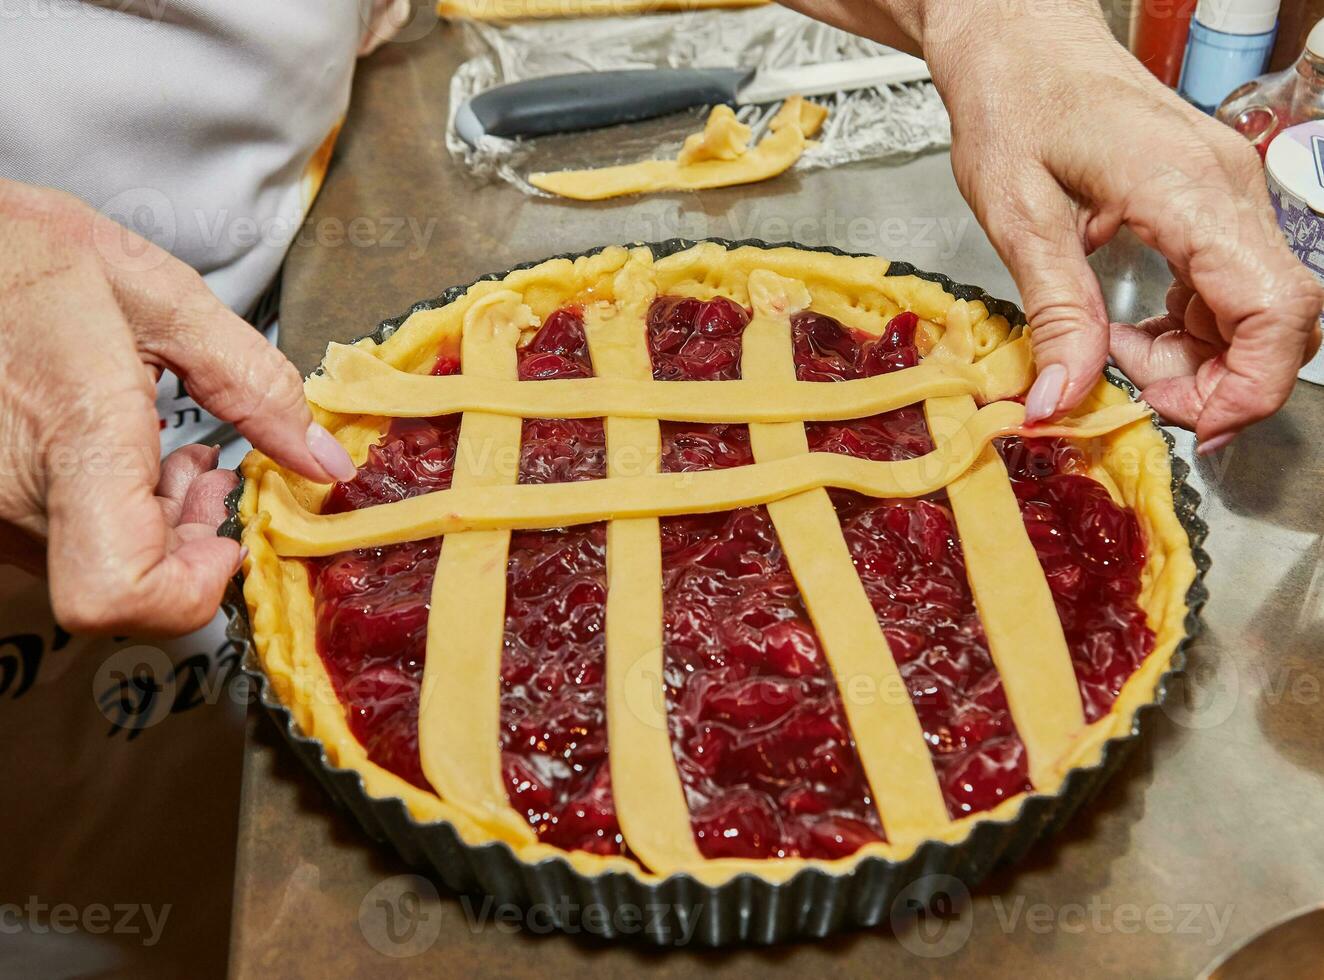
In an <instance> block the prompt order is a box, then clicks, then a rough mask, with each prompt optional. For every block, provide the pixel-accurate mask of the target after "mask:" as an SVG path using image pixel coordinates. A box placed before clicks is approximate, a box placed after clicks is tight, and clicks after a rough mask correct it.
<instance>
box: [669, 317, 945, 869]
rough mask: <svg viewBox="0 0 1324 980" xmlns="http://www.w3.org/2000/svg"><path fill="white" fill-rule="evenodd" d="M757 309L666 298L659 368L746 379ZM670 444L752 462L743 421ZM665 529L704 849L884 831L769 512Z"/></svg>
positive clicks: (758, 848) (686, 753)
mask: <svg viewBox="0 0 1324 980" xmlns="http://www.w3.org/2000/svg"><path fill="white" fill-rule="evenodd" d="M748 321H749V314H748V313H747V312H746V311H745V310H743V309H741V308H740V307H739V306H737V305H736V304H734V303H731V302H729V301H727V300H724V299H714V300H709V301H707V302H700V301H698V300H695V299H679V298H676V297H661V298H659V299H658V300H656V301H655V302H654V303H653V306H652V308H651V309H650V310H649V315H648V339H649V347H650V352H651V354H652V359H653V375H654V377H655V378H658V379H659V380H730V379H734V378H738V377H739V376H740V348H741V334H742V332H743V330H744V327H745V325H746V324H747V323H748ZM696 351H697V352H698V356H694V357H691V356H690V355H691V354H692V353H694V352H696ZM921 422H922V419H921ZM662 451H663V457H662V465H663V468H664V469H665V470H667V471H668V472H682V471H696V470H708V469H721V468H725V467H729V466H742V465H745V464H747V463H751V462H753V455H752V453H751V451H750V447H749V429H748V427H747V426H744V425H694V424H680V423H663V426H662ZM661 532H662V576H663V610H664V615H665V629H666V634H665V651H664V659H665V675H666V682H667V701H668V721H669V725H670V728H671V737H672V746H673V749H674V750H675V753H676V762H677V765H678V767H679V770H680V775H681V781H682V783H683V785H684V787H685V793H686V797H687V799H688V801H689V805H690V813H691V822H692V825H693V827H694V835H695V840H696V842H697V843H698V846H699V850H700V851H701V852H702V853H703V854H704V856H706V857H710V858H716V857H753V858H761V857H787V856H797V855H798V856H803V857H818V858H833V857H841V856H843V855H846V854H850V853H852V852H854V851H855V850H857V849H858V848H859V847H860V846H861V845H862V844H864V843H867V842H869V841H878V840H881V839H882V838H883V829H882V825H881V824H880V823H879V820H878V815H877V811H876V809H875V807H874V805H873V802H872V800H871V799H870V797H869V789H868V785H867V783H866V782H865V779H864V775H863V772H862V770H861V769H860V763H859V759H858V758H857V756H856V753H855V745H854V742H853V741H852V739H851V737H850V732H849V728H848V725H847V723H846V718H845V710H844V708H843V707H842V704H841V698H840V696H839V694H838V692H837V687H836V683H835V681H834V679H833V677H832V673H831V671H830V670H829V669H828V666H827V663H826V661H825V660H824V658H823V653H822V649H821V648H820V646H819V643H818V637H817V636H816V635H815V633H814V628H813V625H812V624H811V622H810V620H809V614H808V612H807V611H806V610H805V608H804V604H803V603H802V602H801V601H800V592H799V589H798V588H797V587H796V584H795V580H794V578H793V577H792V575H791V570H790V568H789V566H788V565H787V563H786V559H785V556H784V555H783V554H782V550H781V546H780V544H779V543H778V541H777V534H776V531H775V530H774V528H773V525H772V520H771V518H769V516H768V512H767V510H766V509H765V508H763V507H746V508H742V509H740V510H736V511H729V512H727V513H720V514H708V515H698V516H692V517H673V518H666V519H664V520H663V521H662V522H661Z"/></svg>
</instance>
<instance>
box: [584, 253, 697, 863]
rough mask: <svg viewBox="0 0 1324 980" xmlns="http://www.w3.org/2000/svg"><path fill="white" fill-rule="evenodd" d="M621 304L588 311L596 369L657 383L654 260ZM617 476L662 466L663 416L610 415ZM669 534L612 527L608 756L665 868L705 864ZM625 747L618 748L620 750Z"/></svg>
mask: <svg viewBox="0 0 1324 980" xmlns="http://www.w3.org/2000/svg"><path fill="white" fill-rule="evenodd" d="M614 285H615V290H614V291H615V294H616V302H614V303H595V304H592V305H590V306H588V307H587V308H586V309H585V310H584V332H585V334H586V335H587V337H588V345H589V356H590V357H591V358H592V360H593V372H594V373H595V374H597V375H600V376H604V377H621V378H633V379H635V380H641V381H650V382H651V380H652V377H653V369H652V362H651V361H650V359H649V354H648V340H647V338H646V337H645V335H644V332H643V331H642V330H640V329H639V325H640V324H641V323H642V322H643V319H644V315H645V314H646V313H647V311H648V304H649V303H650V302H651V301H652V298H653V296H655V295H656V288H655V285H654V282H653V270H652V266H651V264H649V263H643V262H638V261H636V262H631V263H628V264H627V265H626V266H625V268H623V269H622V270H621V271H620V272H619V273H617V275H616V281H615V284H614ZM606 435H607V476H608V477H628V476H639V475H642V474H646V473H656V472H657V471H658V466H659V457H660V455H661V451H662V437H661V432H660V429H659V426H658V422H657V419H652V418H616V417H611V416H609V417H608V418H607V420H606ZM662 649H663V633H662V541H661V537H660V534H659V530H658V520H657V518H656V517H636V518H632V519H629V520H620V521H612V522H611V523H609V524H608V525H607V679H606V683H607V699H606V700H607V741H608V756H607V760H608V763H609V764H610V766H611V790H612V797H613V799H614V801H615V803H616V811H617V816H618V819H619V820H620V825H621V834H622V836H624V838H625V842H626V843H627V844H628V845H629V846H630V850H631V851H633V852H634V853H635V854H638V855H639V857H640V859H641V860H643V861H644V862H645V863H646V864H647V865H648V866H649V867H650V868H653V869H655V870H656V871H658V872H659V873H665V872H667V871H674V870H677V869H679V868H684V867H688V866H694V865H697V864H700V863H702V861H703V857H702V856H701V855H700V854H699V848H698V845H696V844H695V842H694V832H693V831H692V830H691V829H690V810H689V805H688V804H687V803H686V801H685V789H684V787H683V786H682V784H681V781H680V773H679V771H678V770H677V769H676V761H675V756H674V755H673V754H672V750H671V732H670V729H668V727H667V718H666V710H665V705H666V689H665V687H664V686H663V683H662V677H663V670H662V668H663V661H662ZM613 747H614V748H615V751H612V748H613Z"/></svg>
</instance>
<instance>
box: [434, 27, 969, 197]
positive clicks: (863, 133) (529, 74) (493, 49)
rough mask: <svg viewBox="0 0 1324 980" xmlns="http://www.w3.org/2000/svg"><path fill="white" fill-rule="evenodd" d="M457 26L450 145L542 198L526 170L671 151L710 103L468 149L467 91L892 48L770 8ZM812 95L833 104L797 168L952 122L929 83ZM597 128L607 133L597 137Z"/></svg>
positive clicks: (897, 150)
mask: <svg viewBox="0 0 1324 980" xmlns="http://www.w3.org/2000/svg"><path fill="white" fill-rule="evenodd" d="M463 30H464V33H465V44H466V46H467V47H468V49H469V51H470V52H472V55H473V56H472V57H471V58H470V59H469V60H468V61H466V62H464V64H462V65H460V67H459V69H458V70H457V71H456V72H455V75H454V76H453V78H452V79H451V91H450V118H449V120H448V122H447V126H446V148H447V149H448V150H449V151H450V154H451V156H452V157H453V158H454V159H455V160H457V161H458V162H459V163H460V164H461V165H463V166H464V167H465V169H466V170H468V171H469V173H471V174H473V175H474V176H476V177H478V178H480V179H484V180H491V179H497V180H504V181H506V182H507V183H510V184H512V185H514V186H515V187H518V188H519V189H520V190H522V191H524V192H525V193H526V194H529V195H532V196H541V197H546V196H548V195H546V194H545V193H544V192H543V191H540V190H538V189H537V188H535V187H534V186H533V185H531V184H530V183H529V182H528V180H527V179H526V178H527V176H528V175H529V174H530V173H534V172H537V171H543V170H568V169H579V168H587V167H607V166H612V165H615V164H618V163H632V162H634V161H636V160H647V159H652V158H660V157H666V156H673V157H674V156H675V155H676V153H677V152H678V151H679V150H680V145H681V143H682V142H683V141H684V139H685V137H686V136H687V135H689V134H690V133H694V132H698V131H699V130H701V129H702V128H703V121H704V119H705V118H706V115H707V112H706V110H702V109H695V110H692V111H690V112H679V113H673V114H672V115H669V116H664V117H662V118H660V119H650V120H645V121H643V122H638V123H631V124H629V125H625V126H614V127H612V128H611V129H610V130H594V131H590V132H581V133H564V134H559V135H555V136H544V137H540V138H538V139H531V140H519V141H516V140H508V139H501V138H500V137H495V136H487V137H484V138H483V140H482V141H481V142H480V145H479V146H478V148H476V149H475V148H474V147H471V146H469V145H468V144H467V143H465V142H464V141H463V140H461V139H460V138H459V136H457V135H456V133H455V112H456V110H457V109H458V107H459V106H460V105H462V104H463V103H464V101H465V100H466V99H468V98H470V97H472V96H474V95H477V94H478V93H479V92H482V91H485V90H486V89H489V88H492V87H493V86H495V85H500V84H503V83H505V82H516V81H521V80H523V79H526V78H536V77H538V76H541V75H557V74H562V73H566V72H577V71H594V70H602V69H606V68H655V67H663V66H666V67H673V68H690V67H696V68H715V67H732V66H736V65H740V66H745V67H758V68H789V67H794V66H796V65H812V64H819V63H822V62H826V61H841V60H844V59H848V58H864V57H869V56H872V55H877V54H883V53H886V52H888V51H890V50H891V49H890V48H886V47H884V46H883V45H881V44H878V43H876V42H874V41H866V40H865V39H863V38H860V37H856V36H855V35H853V34H848V33H846V32H845V31H840V30H838V29H836V28H835V27H829V26H827V25H826V24H822V23H819V22H818V21H815V20H811V19H809V18H808V17H805V16H804V15H803V14H798V13H795V12H794V11H792V10H787V9H785V8H783V7H779V6H776V5H770V6H767V7H754V8H749V9H744V10H695V11H683V12H680V13H673V14H652V15H650V16H647V17H637V16H636V17H583V18H572V19H568V20H551V21H526V22H519V23H512V24H490V23H481V22H473V21H465V22H463ZM814 101H816V102H820V103H822V104H823V105H826V106H827V107H828V108H829V110H830V111H829V113H828V117H827V121H826V122H825V123H824V126H823V131H822V132H821V133H820V134H819V136H818V137H817V145H816V146H813V147H811V148H810V149H809V150H808V151H806V153H805V154H804V156H802V157H801V158H800V160H799V162H798V163H797V164H796V169H798V170H807V169H813V168H817V167H833V166H837V165H839V164H843V163H850V162H852V161H855V160H892V161H895V160H900V159H905V158H907V157H910V156H914V155H915V154H917V153H923V152H926V151H929V150H937V149H943V148H945V147H947V146H950V145H951V141H952V131H951V122H950V120H949V119H948V117H947V110H946V109H945V108H943V104H942V100H941V99H939V98H938V93H937V90H936V89H934V87H933V84H932V83H931V82H915V83H911V84H907V85H893V86H883V87H881V88H873V89H861V90H858V91H854V92H838V93H836V94H835V95H828V96H820V97H816V98H815V99H814ZM776 109H777V104H772V105H762V106H760V105H752V106H744V107H742V108H741V109H740V110H739V111H738V113H737V115H738V116H739V117H740V121H741V122H743V123H746V124H747V125H749V126H751V127H752V128H753V130H754V139H755V140H757V139H758V138H759V137H761V136H762V135H763V132H764V130H765V129H766V127H767V123H768V120H769V119H771V118H772V114H773V112H774V111H775V110H776ZM603 133H609V134H610V135H609V136H608V137H606V138H604V136H603Z"/></svg>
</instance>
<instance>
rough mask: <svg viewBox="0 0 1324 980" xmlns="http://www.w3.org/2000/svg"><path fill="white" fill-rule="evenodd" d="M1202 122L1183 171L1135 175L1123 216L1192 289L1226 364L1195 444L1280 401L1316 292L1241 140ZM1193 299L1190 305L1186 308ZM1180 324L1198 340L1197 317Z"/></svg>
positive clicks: (1320, 298)
mask: <svg viewBox="0 0 1324 980" xmlns="http://www.w3.org/2000/svg"><path fill="white" fill-rule="evenodd" d="M1218 132H1221V131H1216V128H1215V127H1210V130H1209V132H1208V133H1205V134H1203V135H1204V136H1205V137H1207V139H1206V142H1205V144H1204V145H1203V148H1200V147H1197V149H1198V150H1200V153H1202V154H1204V159H1205V162H1204V163H1203V164H1201V163H1200V162H1199V161H1200V159H1202V157H1201V156H1200V154H1199V153H1193V154H1192V155H1190V161H1192V162H1188V163H1187V164H1184V166H1186V168H1187V169H1186V170H1184V171H1177V170H1175V169H1174V170H1171V171H1165V172H1164V173H1162V174H1160V175H1158V177H1156V178H1154V179H1148V180H1143V181H1141V180H1137V181H1136V182H1135V185H1134V189H1133V192H1132V196H1131V200H1130V201H1129V202H1128V204H1127V209H1128V212H1129V214H1128V221H1129V223H1130V224H1131V225H1132V227H1133V228H1135V229H1136V231H1137V233H1138V234H1139V235H1140V237H1141V238H1142V239H1143V240H1145V241H1146V242H1147V244H1150V245H1152V246H1153V247H1155V248H1157V249H1158V250H1159V251H1160V252H1162V253H1163V255H1164V256H1165V257H1166V258H1167V259H1168V260H1169V261H1170V263H1171V264H1172V266H1173V267H1174V268H1175V269H1176V270H1177V271H1178V273H1179V275H1180V276H1181V277H1182V278H1184V279H1185V280H1186V281H1187V282H1189V284H1190V285H1191V286H1192V287H1193V288H1194V290H1195V292H1196V293H1198V294H1199V296H1200V298H1201V300H1202V304H1203V306H1204V307H1206V308H1207V309H1208V311H1209V313H1210V315H1211V316H1212V318H1213V321H1214V324H1213V328H1214V329H1216V330H1217V334H1218V336H1220V337H1222V338H1225V339H1226V340H1227V341H1228V344H1229V346H1228V349H1227V351H1226V353H1225V354H1224V355H1223V358H1222V361H1223V366H1224V367H1225V368H1226V371H1224V372H1223V373H1222V376H1221V377H1220V378H1219V379H1218V381H1217V384H1216V386H1215V387H1214V389H1213V390H1212V391H1211V392H1210V393H1209V395H1208V397H1207V398H1206V399H1205V403H1204V407H1203V409H1202V410H1201V412H1200V416H1199V419H1198V422H1197V424H1196V434H1197V436H1198V438H1199V440H1200V443H1201V444H1205V443H1208V442H1210V441H1211V440H1214V439H1216V438H1218V437H1220V436H1223V435H1227V434H1230V433H1235V432H1237V431H1240V430H1241V429H1242V428H1244V427H1246V426H1247V425H1250V424H1251V423H1252V422H1255V421H1258V420H1259V419H1262V418H1265V417H1267V416H1269V415H1271V414H1272V413H1273V412H1275V411H1277V410H1278V408H1279V407H1281V405H1282V404H1283V402H1285V401H1286V400H1287V396H1288V394H1289V393H1290V392H1291V390H1292V386H1293V384H1294V383H1295V381H1296V373H1297V371H1298V370H1299V368H1300V365H1301V364H1302V363H1303V360H1304V358H1305V355H1306V352H1307V351H1308V350H1309V349H1310V348H1311V346H1312V344H1313V343H1314V342H1315V335H1316V334H1317V332H1318V329H1319V326H1318V318H1319V312H1320V308H1321V304H1322V303H1324V292H1322V291H1321V289H1320V287H1319V285H1318V284H1317V283H1316V282H1315V281H1314V279H1313V278H1312V277H1311V275H1310V273H1309V272H1308V271H1307V270H1306V269H1305V267H1304V266H1302V265H1301V263H1300V262H1298V261H1297V259H1296V258H1295V257H1294V256H1293V255H1292V253H1291V252H1290V251H1289V250H1288V248H1287V245H1286V244H1285V243H1284V242H1283V240H1282V236H1281V235H1280V234H1279V233H1278V230H1277V228H1276V226H1275V225H1274V223H1273V218H1272V211H1271V209H1270V206H1269V201H1268V196H1267V193H1266V192H1265V190H1264V175H1263V171H1262V169H1261V166H1260V162H1259V159H1258V157H1257V155H1256V154H1255V152H1254V151H1253V150H1251V149H1250V148H1249V146H1247V145H1245V143H1244V141H1239V140H1236V139H1235V137H1234V136H1229V138H1228V139H1227V140H1226V141H1222V140H1221V139H1219V137H1218ZM1199 309H1200V306H1198V305H1196V304H1195V303H1194V302H1192V303H1191V304H1190V305H1189V306H1188V315H1192V314H1194V313H1196V312H1197V311H1198V310H1199ZM1188 329H1193V330H1195V331H1197V332H1199V333H1201V334H1202V335H1203V336H1205V337H1206V338H1208V337H1209V335H1210V334H1211V332H1212V330H1211V328H1210V326H1209V325H1207V324H1205V325H1202V324H1201V323H1199V322H1198V321H1197V322H1195V323H1192V324H1188Z"/></svg>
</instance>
